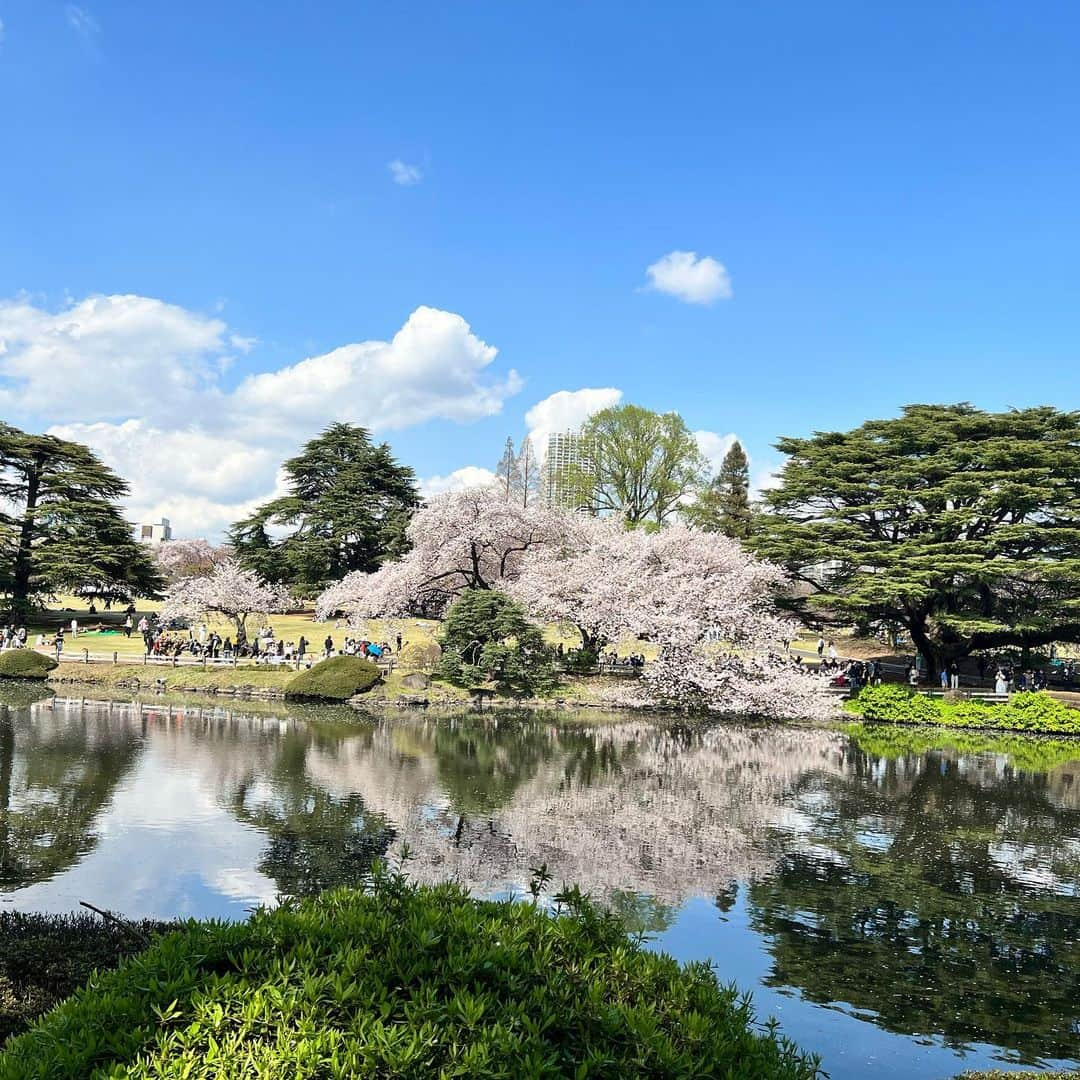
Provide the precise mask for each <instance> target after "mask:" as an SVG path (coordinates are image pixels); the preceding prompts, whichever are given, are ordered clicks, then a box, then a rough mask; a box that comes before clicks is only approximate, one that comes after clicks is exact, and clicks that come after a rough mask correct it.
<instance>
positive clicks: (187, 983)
mask: <svg viewBox="0 0 1080 1080" xmlns="http://www.w3.org/2000/svg"><path fill="white" fill-rule="evenodd" d="M566 899H567V904H568V906H567V907H566V909H565V910H564V911H563V913H562V914H559V915H557V916H552V915H548V914H545V913H544V912H543V911H542V910H541V909H539V908H537V907H536V906H534V905H532V904H528V903H514V902H511V901H502V902H495V901H478V900H473V899H471V898H470V897H469V896H468V895H467V894H466V893H465V892H464V891H463V890H461V889H460V888H458V887H457V886H455V885H450V884H447V885H440V886H437V887H426V888H421V887H415V886H411V885H409V884H407V883H406V882H405V881H404V880H403V879H402V878H401V877H400V876H397V875H394V876H386V875H385V874H382V873H380V874H378V875H377V876H376V879H375V881H374V883H373V884H372V885H371V887H370V888H369V889H367V890H365V891H357V890H347V889H342V890H336V891H333V892H327V893H324V894H322V896H320V897H318V898H316V899H312V900H305V901H301V902H297V903H290V904H287V905H286V906H283V907H281V908H278V909H276V910H274V911H265V910H264V911H259V912H256V913H255V914H254V915H253V916H252V918H251V920H250V921H249V922H247V923H240V924H227V923H219V922H204V923H198V922H191V923H189V924H187V926H186V927H185V928H184V929H183V930H181V931H180V932H177V933H174V934H170V935H168V936H167V937H165V938H162V939H161V940H160V941H159V942H157V943H156V944H155V945H154V946H153V947H152V948H151V949H149V950H148V951H146V952H145V953H143V954H141V955H139V956H137V957H135V958H134V959H132V960H130V961H128V962H127V963H125V964H124V965H123V966H122V967H121V968H119V969H118V970H117V971H114V972H109V973H107V974H104V975H101V976H99V977H98V978H97V979H96V980H95V982H94V983H93V984H92V985H91V987H90V988H88V989H87V990H85V991H83V992H82V993H80V994H78V995H76V996H75V997H73V998H71V999H70V1000H69V1001H67V1002H65V1003H64V1004H63V1005H61V1006H59V1007H58V1008H57V1009H55V1010H54V1011H53V1012H51V1013H50V1014H49V1015H48V1016H46V1017H45V1018H44V1019H43V1020H42V1021H41V1023H39V1024H38V1025H37V1026H36V1027H34V1028H33V1029H31V1030H30V1031H29V1032H27V1033H26V1034H25V1035H23V1036H21V1037H20V1038H18V1039H16V1040H13V1041H12V1042H11V1043H9V1044H8V1049H7V1052H6V1054H4V1055H3V1056H2V1057H0V1080H25V1078H29V1077H65V1078H75V1077H85V1076H89V1075H90V1074H91V1072H93V1071H94V1070H97V1071H96V1072H94V1075H95V1076H98V1077H101V1078H103V1080H104V1078H106V1077H108V1078H120V1077H126V1078H132V1080H138V1078H149V1077H186V1078H188V1080H204V1078H209V1077H214V1078H215V1080H232V1078H240V1077H254V1076H266V1077H277V1076H282V1077H284V1076H288V1077H294V1078H314V1077H319V1078H330V1077H340V1078H342V1080H344V1078H352V1077H360V1076H409V1077H416V1078H422V1077H440V1078H441V1077H481V1076H482V1077H493V1078H498V1077H513V1078H515V1080H518V1078H521V1080H524V1078H527V1077H541V1076H543V1077H573V1078H578V1077H610V1078H620V1080H621V1078H625V1077H632V1076H646V1075H647V1076H653V1077H692V1076H700V1077H712V1076H725V1077H731V1078H742V1080H748V1078H761V1080H765V1078H770V1080H786V1078H791V1080H811V1078H813V1077H814V1076H816V1075H817V1063H816V1060H815V1059H811V1058H808V1057H805V1056H804V1055H802V1054H801V1053H799V1052H798V1051H797V1050H796V1049H795V1048H794V1047H793V1046H791V1045H790V1044H789V1043H787V1042H786V1041H785V1040H783V1039H781V1038H779V1037H777V1036H776V1034H775V1032H773V1031H772V1030H769V1031H768V1032H765V1033H762V1032H755V1031H753V1030H752V1027H753V1024H754V1016H753V1013H752V1011H751V1008H750V1005H749V1002H748V1001H747V1000H746V999H745V998H740V997H739V995H738V993H737V991H736V990H735V989H734V988H731V989H725V988H723V987H721V986H720V985H719V984H718V983H717V981H716V977H715V975H714V974H713V972H712V970H711V969H710V968H709V966H708V965H706V964H701V963H699V964H690V965H687V966H684V967H680V966H679V965H678V964H677V963H676V962H675V961H674V960H672V959H671V958H670V957H667V956H663V955H660V954H656V953H651V952H648V951H646V950H645V949H643V948H642V947H641V945H640V944H639V943H638V942H636V941H634V940H632V939H630V938H628V937H627V936H626V932H625V927H624V925H623V923H622V922H621V921H620V920H618V919H617V918H615V917H613V916H611V915H607V914H602V913H600V912H599V911H597V910H596V909H595V908H593V907H592V906H591V905H590V904H589V903H588V902H586V901H583V900H581V899H580V898H579V897H576V896H570V897H567V898H566Z"/></svg>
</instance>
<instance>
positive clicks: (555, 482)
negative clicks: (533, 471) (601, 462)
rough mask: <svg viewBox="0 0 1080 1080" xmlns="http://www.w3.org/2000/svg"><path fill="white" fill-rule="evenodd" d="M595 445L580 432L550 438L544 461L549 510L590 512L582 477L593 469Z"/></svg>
mask: <svg viewBox="0 0 1080 1080" xmlns="http://www.w3.org/2000/svg"><path fill="white" fill-rule="evenodd" d="M592 446H593V444H592V442H591V441H590V440H589V439H586V438H585V437H584V436H583V435H582V434H581V433H580V432H579V431H560V432H553V433H552V434H551V435H549V436H548V445H547V458H546V460H545V461H544V504H545V505H546V506H548V507H550V508H562V509H569V510H589V509H591V508H592V507H591V505H590V502H589V500H587V499H585V500H583V498H582V491H581V483H580V480H581V475H582V473H583V472H585V473H587V472H589V471H590V470H591V469H592V467H593V462H594V455H593V449H592Z"/></svg>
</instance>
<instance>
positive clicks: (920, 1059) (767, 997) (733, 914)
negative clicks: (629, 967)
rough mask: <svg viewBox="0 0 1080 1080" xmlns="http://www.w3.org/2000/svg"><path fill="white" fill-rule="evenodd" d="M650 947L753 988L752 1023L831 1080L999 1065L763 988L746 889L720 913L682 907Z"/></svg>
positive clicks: (711, 907)
mask: <svg viewBox="0 0 1080 1080" xmlns="http://www.w3.org/2000/svg"><path fill="white" fill-rule="evenodd" d="M651 945H652V947H653V948H656V949H659V950H662V951H663V952H666V953H670V954H671V955H672V956H674V957H675V959H676V960H680V961H684V962H685V961H689V960H703V959H707V960H711V961H712V962H713V964H714V965H715V966H716V971H717V976H718V978H719V979H720V981H721V982H722V983H730V982H733V981H734V982H735V983H737V984H738V986H739V987H740V988H751V989H752V990H753V995H754V1008H755V1011H756V1013H757V1016H758V1019H759V1020H760V1021H765V1020H767V1019H768V1018H769V1017H770V1016H772V1017H775V1018H776V1019H777V1020H778V1021H779V1022H780V1029H781V1031H782V1032H783V1034H784V1035H786V1036H787V1037H788V1038H789V1039H791V1040H792V1041H793V1042H795V1043H797V1044H798V1045H799V1046H801V1047H804V1048H806V1049H811V1050H814V1051H815V1052H816V1053H818V1054H819V1056H821V1058H822V1063H821V1065H822V1068H823V1069H824V1070H825V1071H826V1072H827V1073H828V1074H829V1076H830V1078H831V1080H864V1078H865V1077H867V1076H873V1077H874V1080H938V1078H944V1077H950V1076H954V1075H955V1074H956V1073H958V1072H962V1071H965V1070H969V1069H970V1070H974V1069H991V1068H1000V1067H1001V1066H1002V1061H1001V1059H1000V1058H995V1057H994V1054H995V1050H994V1048H993V1047H988V1046H977V1047H972V1048H970V1049H969V1050H967V1051H966V1052H964V1053H963V1054H961V1053H958V1052H957V1051H955V1050H952V1049H950V1048H949V1047H947V1046H942V1045H941V1044H940V1043H938V1042H935V1041H934V1040H932V1039H931V1038H926V1039H922V1040H916V1039H913V1038H909V1037H907V1036H905V1035H897V1034H894V1033H892V1032H889V1031H884V1030H882V1029H881V1028H879V1027H875V1026H874V1025H873V1024H872V1023H867V1022H866V1020H865V1019H860V1018H858V1017H856V1016H854V1015H853V1014H852V1012H851V1011H850V1008H849V1007H848V1006H845V1005H842V1004H833V1005H828V1006H826V1005H816V1004H813V1003H811V1002H808V1001H803V1000H802V999H801V998H800V997H797V996H795V995H793V994H792V992H791V991H790V990H783V989H780V988H774V987H770V986H765V985H764V982H765V980H766V979H767V978H768V976H769V973H770V971H771V969H772V957H771V956H770V955H769V952H768V950H767V948H766V945H765V942H764V940H763V939H762V938H761V937H759V936H758V935H757V934H756V933H755V932H754V931H753V930H752V929H751V927H750V919H749V915H748V913H747V910H746V892H745V890H744V889H741V888H740V890H739V897H738V899H737V900H736V902H735V904H734V905H733V907H732V908H731V910H730V911H720V910H719V908H717V907H716V905H715V904H714V903H712V901H710V900H708V899H705V898H704V897H699V898H694V899H691V900H688V901H686V903H685V904H683V905H682V907H681V908H680V909H679V911H678V913H677V915H676V917H675V920H674V922H673V923H672V925H671V927H670V928H669V929H668V930H666V931H664V932H663V933H661V934H658V935H656V937H655V938H654V939H653V941H652V943H651ZM867 1019H869V1017H867Z"/></svg>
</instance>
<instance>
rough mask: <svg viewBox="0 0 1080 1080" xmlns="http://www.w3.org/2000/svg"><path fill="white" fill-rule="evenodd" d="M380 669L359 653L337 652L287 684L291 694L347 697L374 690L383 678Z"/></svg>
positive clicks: (331, 699) (316, 698)
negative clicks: (341, 654)
mask: <svg viewBox="0 0 1080 1080" xmlns="http://www.w3.org/2000/svg"><path fill="white" fill-rule="evenodd" d="M379 678H380V675H379V669H378V667H376V666H375V664H373V663H372V662H371V661H370V660H361V659H360V657H359V656H334V657H331V658H330V659H329V660H322V661H320V662H319V663H317V664H316V665H315V666H314V667H310V668H308V670H307V671H302V672H301V673H300V674H299V675H297V676H296V678H295V679H293V680H292V681H291V682H290V683H289V684H288V685H287V686H286V687H285V696H286V697H287V698H309V699H315V700H322V701H345V700H347V699H348V698H351V697H352V696H353V695H354V694H362V693H364V691H365V690H370V689H371V688H372V687H373V686H374V685H375V684H376V683H377V682H378V681H379Z"/></svg>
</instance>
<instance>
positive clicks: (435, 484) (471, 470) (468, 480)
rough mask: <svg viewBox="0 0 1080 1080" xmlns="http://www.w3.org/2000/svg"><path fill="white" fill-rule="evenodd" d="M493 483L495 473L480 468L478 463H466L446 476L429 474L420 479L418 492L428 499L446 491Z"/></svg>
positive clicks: (486, 485) (463, 489) (462, 489)
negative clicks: (424, 478) (425, 477)
mask: <svg viewBox="0 0 1080 1080" xmlns="http://www.w3.org/2000/svg"><path fill="white" fill-rule="evenodd" d="M494 483H495V474H494V473H493V472H492V471H491V470H490V469H482V468H480V466H479V465H466V466H465V467H464V468H461V469H455V470H454V471H453V472H452V473H449V474H448V475H446V476H429V477H428V478H427V479H426V480H421V481H420V494H421V495H423V496H424V498H425V499H430V498H431V497H432V496H433V495H445V494H446V492H448V491H465V490H466V489H467V488H478V487H490V486H491V485H492V484H494Z"/></svg>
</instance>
